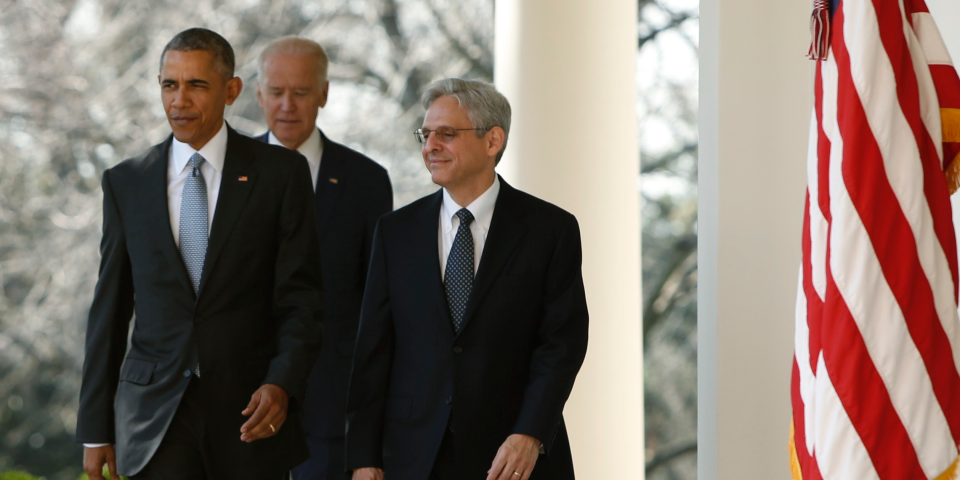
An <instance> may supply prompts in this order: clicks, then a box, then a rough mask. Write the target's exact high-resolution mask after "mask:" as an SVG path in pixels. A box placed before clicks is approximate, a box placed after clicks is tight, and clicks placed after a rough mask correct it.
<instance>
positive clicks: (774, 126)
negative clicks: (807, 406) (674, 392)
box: [697, 0, 813, 480]
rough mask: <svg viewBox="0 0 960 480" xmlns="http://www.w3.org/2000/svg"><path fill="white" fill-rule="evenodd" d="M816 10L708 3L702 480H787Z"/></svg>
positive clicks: (704, 17)
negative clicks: (810, 57)
mask: <svg viewBox="0 0 960 480" xmlns="http://www.w3.org/2000/svg"><path fill="white" fill-rule="evenodd" d="M812 3H813V2H812V1H799V2H771V1H769V0H722V1H721V0H702V1H701V3H700V15H701V19H700V170H699V175H700V182H699V189H698V194H699V224H698V234H699V259H698V261H699V286H698V293H699V298H698V313H699V318H698V349H699V350H698V382H699V386H698V401H699V415H698V465H697V466H698V470H699V471H698V478H699V479H700V480H716V479H723V480H734V479H737V480H740V479H754V478H758V479H759V478H763V479H789V478H790V465H789V457H788V454H787V442H788V437H789V430H790V422H791V407H790V374H791V368H792V365H793V363H792V357H793V325H794V302H795V301H796V288H797V284H796V282H797V272H798V269H799V266H800V257H801V249H800V248H801V244H800V240H801V239H800V234H801V227H802V220H803V204H804V198H805V197H804V195H805V188H806V173H805V165H806V154H807V131H808V128H809V122H810V111H811V110H810V109H811V107H812V98H811V97H812V95H811V93H812V91H813V88H812V77H811V75H810V72H811V70H810V69H811V68H812V62H811V61H809V60H807V59H806V58H805V57H804V55H805V53H806V51H807V47H808V45H809V42H810V34H809V33H808V21H809V17H810V12H811V10H812Z"/></svg>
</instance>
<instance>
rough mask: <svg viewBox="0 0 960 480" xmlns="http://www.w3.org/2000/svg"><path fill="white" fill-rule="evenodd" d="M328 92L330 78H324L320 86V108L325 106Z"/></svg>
mask: <svg viewBox="0 0 960 480" xmlns="http://www.w3.org/2000/svg"><path fill="white" fill-rule="evenodd" d="M328 93H330V80H324V81H323V85H321V86H320V108H323V107H325V106H327V94H328Z"/></svg>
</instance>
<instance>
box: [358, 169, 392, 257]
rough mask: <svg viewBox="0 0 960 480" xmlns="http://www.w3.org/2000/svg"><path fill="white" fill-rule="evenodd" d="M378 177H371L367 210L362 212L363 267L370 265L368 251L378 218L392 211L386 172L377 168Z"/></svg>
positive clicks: (371, 245) (390, 192)
mask: <svg viewBox="0 0 960 480" xmlns="http://www.w3.org/2000/svg"><path fill="white" fill-rule="evenodd" d="M377 173H378V175H376V176H374V177H373V180H374V181H373V182H372V183H373V188H372V189H371V190H370V195H368V196H367V208H366V209H365V211H364V219H363V224H364V234H363V254H364V258H363V266H364V268H367V267H368V266H369V265H370V250H371V249H372V248H373V233H374V231H375V230H376V228H377V221H378V220H380V217H382V216H384V215H386V214H388V213H390V212H391V211H393V186H392V185H391V184H390V177H389V175H387V172H386V171H384V170H382V169H380V168H377Z"/></svg>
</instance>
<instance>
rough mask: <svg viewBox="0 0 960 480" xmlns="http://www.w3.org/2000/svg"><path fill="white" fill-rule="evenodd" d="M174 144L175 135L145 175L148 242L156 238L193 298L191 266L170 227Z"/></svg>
mask: <svg viewBox="0 0 960 480" xmlns="http://www.w3.org/2000/svg"><path fill="white" fill-rule="evenodd" d="M172 142H173V135H171V136H169V137H167V140H166V141H165V142H163V143H161V144H160V145H158V146H156V147H154V148H153V149H152V150H151V152H150V153H149V154H148V157H147V159H146V162H145V163H146V171H145V172H144V182H145V185H144V188H143V197H144V198H143V200H144V201H143V204H144V212H143V220H144V221H143V223H142V225H143V228H145V229H146V230H147V232H149V233H148V235H147V238H148V239H153V241H156V242H157V243H159V247H160V251H161V252H163V256H164V258H165V259H166V263H167V265H171V268H173V269H174V270H176V276H177V278H179V279H180V283H182V284H183V286H184V288H186V289H187V290H188V291H189V292H190V294H191V295H193V285H191V284H190V276H189V275H188V274H187V267H186V266H184V264H183V257H181V256H180V249H179V248H177V244H176V242H175V241H174V238H173V230H172V229H171V228H170V208H169V203H168V200H167V166H168V165H169V162H170V145H171V144H172Z"/></svg>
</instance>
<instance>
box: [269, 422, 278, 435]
mask: <svg viewBox="0 0 960 480" xmlns="http://www.w3.org/2000/svg"><path fill="white" fill-rule="evenodd" d="M269 425H270V431H271V432H273V433H277V429H276V428H273V424H272V423H270V424H269Z"/></svg>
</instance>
